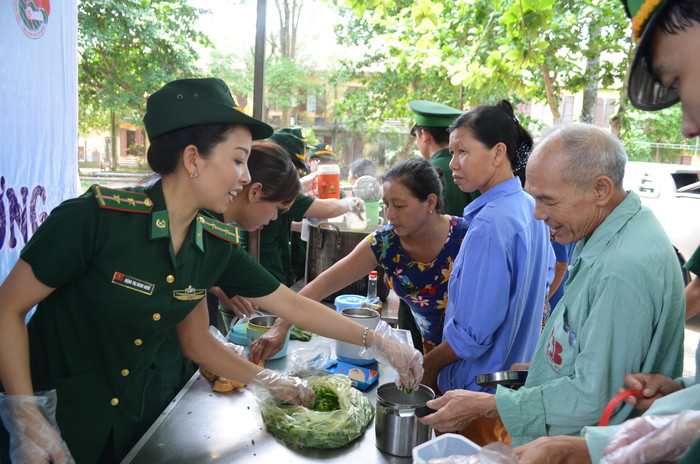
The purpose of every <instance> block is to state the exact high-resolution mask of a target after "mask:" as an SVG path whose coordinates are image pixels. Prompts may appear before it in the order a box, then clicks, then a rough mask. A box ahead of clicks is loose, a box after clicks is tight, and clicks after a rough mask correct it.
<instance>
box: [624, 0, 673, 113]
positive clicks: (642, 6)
mask: <svg viewBox="0 0 700 464" xmlns="http://www.w3.org/2000/svg"><path fill="white" fill-rule="evenodd" d="M670 3H671V2H670V1H668V0H661V1H659V0H622V4H623V5H624V7H625V12H626V13H627V16H629V17H630V18H631V19H632V36H633V37H634V40H635V41H636V42H637V49H636V51H635V54H634V59H633V61H632V67H631V68H630V76H629V82H628V94H629V99H630V101H631V102H632V105H634V106H635V107H636V108H639V109H640V110H646V111H656V110H662V109H664V108H668V107H669V106H672V105H675V104H676V103H678V102H679V101H680V97H679V96H678V93H677V92H676V91H675V90H674V89H670V88H668V87H665V86H664V85H663V84H662V83H661V82H660V81H659V79H658V78H657V77H656V76H655V75H654V73H653V72H652V68H651V57H650V56H649V50H650V45H651V40H652V37H653V36H654V31H655V30H656V27H657V23H658V20H659V17H660V16H661V15H662V13H663V11H664V10H666V9H667V7H668V6H669V4H670Z"/></svg>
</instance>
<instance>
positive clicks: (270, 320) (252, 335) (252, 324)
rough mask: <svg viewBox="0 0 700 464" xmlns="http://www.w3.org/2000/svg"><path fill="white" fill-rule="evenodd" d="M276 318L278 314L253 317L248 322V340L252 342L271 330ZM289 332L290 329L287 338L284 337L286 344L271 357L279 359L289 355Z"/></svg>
mask: <svg viewBox="0 0 700 464" xmlns="http://www.w3.org/2000/svg"><path fill="white" fill-rule="evenodd" d="M275 319H277V316H255V317H251V318H250V320H249V321H248V323H247V324H246V334H247V337H248V341H249V342H250V343H252V342H253V340H256V339H257V338H258V337H260V336H261V335H262V334H264V333H265V332H267V331H268V330H270V327H272V324H274V323H275ZM289 332H290V331H289V330H288V331H287V338H285V339H284V345H283V346H282V349H281V350H279V351H278V352H277V354H275V355H274V356H273V357H271V358H270V359H279V358H283V357H285V356H287V346H288V345H289Z"/></svg>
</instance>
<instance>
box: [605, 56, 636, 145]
mask: <svg viewBox="0 0 700 464" xmlns="http://www.w3.org/2000/svg"><path fill="white" fill-rule="evenodd" d="M633 52H634V45H632V46H630V48H629V50H627V72H625V79H624V81H623V82H622V88H621V89H620V101H619V102H618V106H617V111H616V112H615V115H614V116H613V117H611V118H610V132H611V133H612V134H613V135H615V136H616V137H617V138H620V133H621V132H622V126H623V125H624V123H625V113H626V112H627V101H628V98H629V97H628V96H627V82H628V79H629V75H630V68H631V67H632V57H633V56H634V55H633Z"/></svg>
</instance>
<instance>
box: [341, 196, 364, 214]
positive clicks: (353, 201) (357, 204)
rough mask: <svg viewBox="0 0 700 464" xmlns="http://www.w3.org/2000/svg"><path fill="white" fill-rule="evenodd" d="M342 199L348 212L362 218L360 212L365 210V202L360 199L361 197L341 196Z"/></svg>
mask: <svg viewBox="0 0 700 464" xmlns="http://www.w3.org/2000/svg"><path fill="white" fill-rule="evenodd" d="M343 201H344V202H345V203H347V205H348V212H350V213H355V214H357V215H358V216H359V217H360V219H364V218H363V217H362V213H364V212H365V202H364V201H362V199H361V198H357V197H346V198H343Z"/></svg>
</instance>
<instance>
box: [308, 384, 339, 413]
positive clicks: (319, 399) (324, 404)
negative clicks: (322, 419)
mask: <svg viewBox="0 0 700 464" xmlns="http://www.w3.org/2000/svg"><path fill="white" fill-rule="evenodd" d="M312 390H313V391H314V393H315V395H316V398H315V399H314V406H313V408H312V409H313V410H314V411H324V412H328V411H335V410H337V409H340V403H339V402H338V395H336V394H335V392H334V391H333V390H331V389H330V388H326V387H312Z"/></svg>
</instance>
